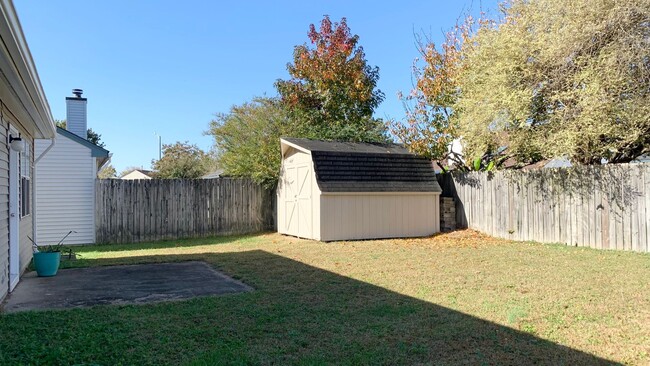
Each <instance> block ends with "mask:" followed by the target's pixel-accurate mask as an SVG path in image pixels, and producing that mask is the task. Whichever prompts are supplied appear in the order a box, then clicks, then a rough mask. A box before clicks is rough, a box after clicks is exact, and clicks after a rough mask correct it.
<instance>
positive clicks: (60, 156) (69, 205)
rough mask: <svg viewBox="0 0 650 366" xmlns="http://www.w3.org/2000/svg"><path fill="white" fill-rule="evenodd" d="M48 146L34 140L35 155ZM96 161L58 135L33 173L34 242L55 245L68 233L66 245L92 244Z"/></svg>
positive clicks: (71, 142)
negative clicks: (34, 200) (70, 233)
mask: <svg viewBox="0 0 650 366" xmlns="http://www.w3.org/2000/svg"><path fill="white" fill-rule="evenodd" d="M50 144H51V141H50V140H37V141H36V151H35V155H36V156H37V157H38V156H40V155H41V154H42V153H43V151H44V150H45V149H47V147H48V146H49V145H50ZM96 175H97V173H96V171H95V158H93V157H92V156H91V150H90V148H88V147H86V146H83V145H81V144H80V143H78V142H76V141H73V140H71V139H69V138H68V137H65V136H63V135H61V134H57V136H56V144H55V145H54V147H52V149H50V151H48V152H47V154H46V155H45V156H43V158H42V159H41V160H40V161H39V162H38V164H37V166H36V171H35V177H34V178H35V184H34V186H35V188H36V197H35V198H36V203H35V213H36V241H37V243H39V244H55V243H57V242H58V241H59V240H61V238H63V236H65V234H67V233H68V231H70V230H74V231H76V233H74V234H72V235H70V236H69V237H68V238H67V239H66V241H65V244H90V243H94V242H95V178H96Z"/></svg>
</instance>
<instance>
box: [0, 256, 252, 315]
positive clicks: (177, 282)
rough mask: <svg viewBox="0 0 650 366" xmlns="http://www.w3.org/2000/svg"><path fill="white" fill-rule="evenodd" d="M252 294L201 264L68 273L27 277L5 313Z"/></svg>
mask: <svg viewBox="0 0 650 366" xmlns="http://www.w3.org/2000/svg"><path fill="white" fill-rule="evenodd" d="M251 290H252V288H251V287H250V286H247V285H245V284H244V283H241V282H239V281H237V280H235V279H232V278H230V277H228V276H226V275H224V274H222V273H220V272H218V271H217V270H215V269H214V268H212V267H211V266H210V265H208V264H207V263H205V262H198V261H194V262H180V263H158V264H137V265H125V266H108V267H92V268H78V269H64V270H60V271H59V273H58V274H57V275H56V276H54V277H37V276H36V273H35V272H30V273H28V274H27V275H25V276H23V277H22V279H21V282H20V284H19V285H18V287H16V289H15V290H14V292H12V293H11V294H10V295H9V297H8V299H7V300H6V302H5V305H4V309H3V310H4V311H5V312H18V311H25V310H44V309H64V308H77V307H86V306H94V305H104V304H142V303H149V302H157V301H168V300H179V299H189V298H193V297H199V296H211V295H222V294H232V293H238V292H245V291H251Z"/></svg>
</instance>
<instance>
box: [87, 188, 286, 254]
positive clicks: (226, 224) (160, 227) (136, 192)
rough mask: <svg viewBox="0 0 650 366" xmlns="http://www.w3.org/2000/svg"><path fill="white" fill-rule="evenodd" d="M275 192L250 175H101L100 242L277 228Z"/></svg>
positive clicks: (97, 197)
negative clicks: (128, 177) (143, 177)
mask: <svg viewBox="0 0 650 366" xmlns="http://www.w3.org/2000/svg"><path fill="white" fill-rule="evenodd" d="M274 200H275V193H274V192H272V191H269V190H266V189H264V188H263V187H261V186H260V185H258V184H256V183H254V182H253V181H251V180H248V179H231V178H217V179H150V180H120V179H101V180H97V183H96V192H95V209H96V214H95V226H96V242H97V243H135V242H143V241H155V240H172V239H181V238H195V237H205V236H212V235H228V234H245V233H251V232H257V231H261V230H267V229H273V226H274V215H275V213H274V212H275V210H274Z"/></svg>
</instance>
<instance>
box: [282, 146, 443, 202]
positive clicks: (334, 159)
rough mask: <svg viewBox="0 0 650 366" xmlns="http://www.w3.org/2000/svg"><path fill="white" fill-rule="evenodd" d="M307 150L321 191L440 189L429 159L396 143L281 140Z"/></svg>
mask: <svg viewBox="0 0 650 366" xmlns="http://www.w3.org/2000/svg"><path fill="white" fill-rule="evenodd" d="M282 140H284V141H285V142H287V143H289V144H290V145H293V146H296V147H298V148H299V149H301V150H305V151H308V152H309V153H310V154H311V156H312V161H313V162H314V170H315V172H316V181H317V183H318V187H319V188H320V190H321V191H322V192H441V191H442V190H441V189H440V186H439V185H438V181H437V180H436V177H435V172H434V171H433V166H432V165H431V162H430V161H429V160H427V159H426V158H424V157H421V156H417V155H414V154H412V153H410V152H409V151H408V150H406V149H405V148H404V147H402V146H400V145H396V144H370V143H355V142H329V141H318V140H308V139H297V138H284V139H282Z"/></svg>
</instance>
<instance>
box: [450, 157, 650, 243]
mask: <svg viewBox="0 0 650 366" xmlns="http://www.w3.org/2000/svg"><path fill="white" fill-rule="evenodd" d="M438 181H439V182H440V186H441V187H442V188H443V196H446V197H454V198H455V200H456V222H457V225H458V226H459V227H469V228H472V229H475V230H479V231H482V232H485V233H487V234H490V235H494V236H497V237H503V238H509V239H514V240H533V241H539V242H549V243H565V244H568V245H577V246H585V247H591V248H597V249H619V250H631V251H639V252H650V243H649V242H650V164H648V163H645V164H618V165H603V166H593V167H588V168H585V167H575V168H557V169H544V170H537V171H502V172H496V173H478V172H470V173H462V174H453V175H451V174H443V175H439V176H438Z"/></svg>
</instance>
